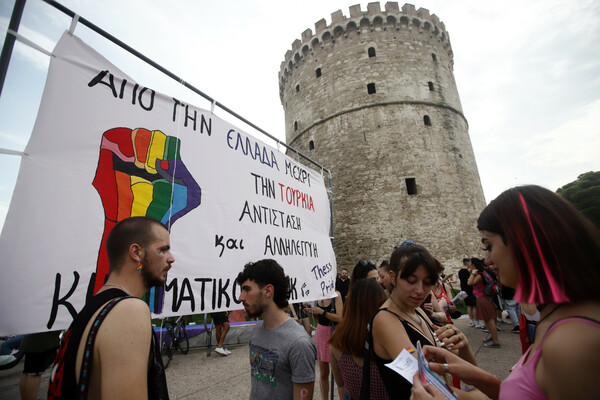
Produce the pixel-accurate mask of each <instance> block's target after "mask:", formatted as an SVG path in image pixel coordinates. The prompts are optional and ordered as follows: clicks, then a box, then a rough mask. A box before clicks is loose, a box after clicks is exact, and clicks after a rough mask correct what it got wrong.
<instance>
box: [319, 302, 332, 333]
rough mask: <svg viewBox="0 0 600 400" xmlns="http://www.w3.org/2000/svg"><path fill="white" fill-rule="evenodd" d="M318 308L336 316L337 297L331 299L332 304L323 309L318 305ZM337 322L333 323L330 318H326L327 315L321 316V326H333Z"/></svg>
mask: <svg viewBox="0 0 600 400" xmlns="http://www.w3.org/2000/svg"><path fill="white" fill-rule="evenodd" d="M317 307H319V308H320V309H321V310H323V311H327V312H328V313H331V314H335V297H334V298H333V299H331V304H330V305H328V306H325V307H321V306H320V305H319V303H317ZM334 324H335V322H333V321H331V320H330V319H329V318H327V317H326V316H325V313H323V314H320V315H319V325H324V326H332V325H334Z"/></svg>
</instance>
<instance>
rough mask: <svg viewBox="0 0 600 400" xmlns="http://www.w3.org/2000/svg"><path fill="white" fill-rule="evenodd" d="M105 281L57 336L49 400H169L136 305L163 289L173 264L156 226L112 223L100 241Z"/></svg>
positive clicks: (136, 220)
mask: <svg viewBox="0 0 600 400" xmlns="http://www.w3.org/2000/svg"><path fill="white" fill-rule="evenodd" d="M106 249H107V254H108V261H109V278H108V280H107V282H106V283H105V284H104V286H102V288H100V290H99V291H98V293H97V294H96V295H95V296H94V297H92V298H91V299H90V300H89V301H88V302H87V304H86V305H85V307H84V308H83V309H82V310H81V312H80V313H79V314H78V315H77V317H76V318H75V320H74V321H73V323H72V324H71V326H70V327H69V329H68V330H67V332H66V333H65V335H64V336H63V339H62V342H61V347H60V350H59V354H58V357H57V361H56V363H55V365H54V366H53V369H52V374H51V380H50V385H49V388H48V398H49V399H74V398H82V399H85V398H87V397H88V395H89V396H90V397H93V398H101V397H102V398H136V399H137V398H146V399H168V398H169V394H168V391H167V382H166V376H165V372H164V367H163V365H162V359H161V357H160V348H159V346H158V342H157V340H156V337H155V335H154V331H153V330H152V324H151V321H150V310H149V309H148V305H147V304H146V303H145V302H144V301H142V300H141V299H140V298H141V297H142V296H143V295H144V294H145V293H146V292H147V291H148V290H149V289H150V288H151V287H152V286H162V285H164V283H165V280H166V276H167V271H169V269H171V264H172V263H173V262H174V261H175V259H174V258H173V256H172V255H171V251H170V241H169V232H168V231H167V228H166V227H165V226H164V225H163V224H162V223H160V222H159V221H157V220H154V219H151V218H147V217H132V218H128V219H125V220H123V221H121V222H119V223H118V224H117V225H115V227H114V228H113V229H112V231H111V232H110V234H109V235H108V239H107V240H106Z"/></svg>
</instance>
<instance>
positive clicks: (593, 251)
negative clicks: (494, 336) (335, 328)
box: [412, 186, 600, 400]
mask: <svg viewBox="0 0 600 400" xmlns="http://www.w3.org/2000/svg"><path fill="white" fill-rule="evenodd" d="M477 226H478V229H479V230H480V231H481V234H482V237H483V239H482V243H483V244H484V246H485V250H486V251H487V254H486V263H488V264H492V263H493V264H494V265H496V266H497V267H498V269H499V270H500V280H501V282H502V284H503V285H506V286H508V287H513V288H515V289H516V293H515V299H517V300H518V301H519V302H526V303H535V304H536V305H537V308H538V310H539V311H540V319H539V321H538V323H537V331H536V335H535V341H534V343H533V344H532V345H531V347H529V349H528V350H527V352H526V353H525V354H524V355H523V357H521V359H520V360H519V362H518V363H517V364H516V365H515V367H514V368H513V370H512V373H511V374H510V375H509V376H508V378H507V379H506V380H505V381H504V382H501V381H500V379H499V378H497V377H495V376H493V375H491V374H489V373H487V372H485V371H483V370H481V369H479V368H477V367H475V366H473V365H470V364H468V363H466V362H464V361H462V360H460V359H459V358H458V357H456V356H455V355H454V354H451V353H449V352H447V351H444V350H443V349H439V348H436V347H426V348H424V349H423V352H424V354H425V356H426V358H427V359H428V360H429V363H428V364H429V368H430V369H431V370H433V371H435V372H438V373H439V372H442V373H443V372H447V373H448V372H449V373H451V374H454V375H456V376H458V377H460V378H461V379H462V380H463V381H464V382H466V383H468V384H470V385H473V386H475V387H476V388H477V389H479V391H477V392H469V393H465V392H461V391H459V390H456V391H455V392H456V393H458V395H459V396H458V398H459V399H461V398H462V399H467V398H469V399H471V398H487V397H490V398H492V399H501V400H504V399H549V398H551V399H587V398H591V397H595V396H597V395H598V393H599V391H600V384H599V383H598V371H599V370H600V357H598V354H600V292H599V291H598V287H600V268H598V260H600V232H598V229H597V228H596V227H594V226H593V225H592V223H591V222H590V221H588V220H587V219H586V218H585V217H584V216H583V215H582V214H581V213H580V212H579V211H577V210H576V209H575V207H573V206H572V205H571V204H570V203H569V202H568V201H567V200H565V199H563V198H562V197H560V196H558V195H557V194H555V193H553V192H551V191H549V190H547V189H544V188H541V187H539V186H521V187H516V188H512V189H509V190H507V191H505V192H504V193H502V194H501V195H500V196H498V198H496V199H495V200H494V201H492V202H491V203H490V204H489V205H488V206H487V207H486V208H485V209H484V210H483V212H482V213H481V215H480V216H479V219H478V221H477ZM594 393H595V394H594ZM485 396H487V397H485ZM412 398H413V399H431V398H435V399H441V398H443V396H442V395H441V393H439V392H438V391H437V390H435V389H433V388H431V387H429V386H428V387H426V388H424V387H423V386H422V385H421V384H420V383H418V382H416V383H415V390H414V393H413V397H412Z"/></svg>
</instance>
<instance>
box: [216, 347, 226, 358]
mask: <svg viewBox="0 0 600 400" xmlns="http://www.w3.org/2000/svg"><path fill="white" fill-rule="evenodd" d="M215 353H219V354H220V355H222V356H228V355H229V354H227V352H226V351H225V349H224V348H222V347H216V348H215Z"/></svg>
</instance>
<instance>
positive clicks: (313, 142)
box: [308, 140, 315, 150]
mask: <svg viewBox="0 0 600 400" xmlns="http://www.w3.org/2000/svg"><path fill="white" fill-rule="evenodd" d="M308 149H309V150H314V149H315V141H314V140H311V141H310V142H308Z"/></svg>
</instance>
